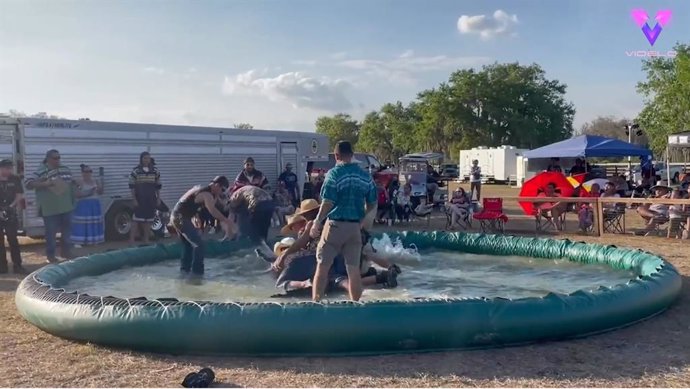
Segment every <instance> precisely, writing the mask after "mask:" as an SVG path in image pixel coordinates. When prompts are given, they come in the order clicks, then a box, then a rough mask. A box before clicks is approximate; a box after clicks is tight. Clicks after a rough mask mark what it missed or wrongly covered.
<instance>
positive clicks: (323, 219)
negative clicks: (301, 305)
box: [310, 141, 376, 301]
mask: <svg viewBox="0 0 690 389" xmlns="http://www.w3.org/2000/svg"><path fill="white" fill-rule="evenodd" d="M353 155H354V150H353V149H352V144H351V143H350V142H347V141H340V142H338V144H337V145H336V147H335V159H336V162H337V163H336V165H335V167H333V168H332V169H331V170H329V171H328V175H327V176H326V179H325V181H324V183H323V187H322V189H321V198H322V202H321V206H320V208H319V213H318V215H317V216H316V220H315V222H314V224H313V226H312V228H311V231H310V236H311V237H312V238H316V237H318V236H320V240H319V243H318V246H317V249H316V258H317V266H316V273H315V274H314V286H313V296H312V298H313V300H314V301H320V300H321V298H322V297H323V294H324V292H325V290H326V284H327V283H328V271H329V269H330V268H331V266H332V265H333V261H334V260H335V257H336V256H337V255H338V254H342V255H343V257H344V259H345V267H346V269H347V276H348V285H349V288H348V290H349V294H350V299H352V300H353V301H358V300H359V299H360V298H361V296H362V275H361V273H360V261H361V253H362V233H361V228H362V221H363V220H364V219H365V217H367V218H370V217H371V215H373V214H375V212H376V187H375V186H374V182H373V180H372V178H371V174H369V173H368V172H366V171H364V169H362V168H361V167H360V166H359V164H357V163H353V162H352V157H353ZM322 229H323V232H322Z"/></svg>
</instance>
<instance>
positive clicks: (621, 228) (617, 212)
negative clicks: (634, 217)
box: [604, 204, 625, 234]
mask: <svg viewBox="0 0 690 389" xmlns="http://www.w3.org/2000/svg"><path fill="white" fill-rule="evenodd" d="M604 232H608V233H610V234H624V233H625V204H616V205H615V207H614V208H611V209H604Z"/></svg>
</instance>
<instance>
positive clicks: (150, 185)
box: [129, 165, 161, 201]
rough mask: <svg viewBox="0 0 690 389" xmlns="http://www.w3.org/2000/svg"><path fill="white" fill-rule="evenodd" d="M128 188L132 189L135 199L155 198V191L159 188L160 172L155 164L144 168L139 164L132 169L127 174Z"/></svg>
mask: <svg viewBox="0 0 690 389" xmlns="http://www.w3.org/2000/svg"><path fill="white" fill-rule="evenodd" d="M129 189H134V193H136V197H137V201H139V199H151V198H153V199H155V198H156V192H158V191H159V190H160V189H161V174H160V172H159V171H158V169H156V167H155V166H150V167H149V168H148V169H144V167H143V166H141V165H139V166H137V167H135V168H134V169H132V173H131V174H130V175H129Z"/></svg>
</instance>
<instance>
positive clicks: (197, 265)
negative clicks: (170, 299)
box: [179, 218, 204, 275]
mask: <svg viewBox="0 0 690 389" xmlns="http://www.w3.org/2000/svg"><path fill="white" fill-rule="evenodd" d="M179 235H180V241H181V242H182V245H183V246H184V247H183V249H182V257H181V258H180V270H181V271H183V272H189V271H190V270H191V271H192V273H194V274H198V275H202V274H204V242H203V241H202V240H201V235H200V234H199V230H197V229H196V227H194V224H193V223H192V220H191V219H188V218H184V219H182V226H181V231H179Z"/></svg>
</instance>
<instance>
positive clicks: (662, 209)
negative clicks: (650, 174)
mask: <svg viewBox="0 0 690 389" xmlns="http://www.w3.org/2000/svg"><path fill="white" fill-rule="evenodd" d="M650 190H651V191H652V192H653V193H654V195H653V196H652V197H650V198H653V199H668V198H669V197H670V193H671V188H670V187H669V186H668V184H667V183H666V181H663V180H661V181H658V182H657V184H656V185H654V186H653V187H651V188H650ZM637 213H638V214H639V215H640V216H641V217H642V218H643V219H645V221H646V223H647V225H646V227H645V229H644V230H643V231H642V233H650V232H652V231H654V229H655V228H656V226H658V225H659V224H663V223H665V222H666V221H667V219H668V204H643V205H640V206H639V207H637Z"/></svg>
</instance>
